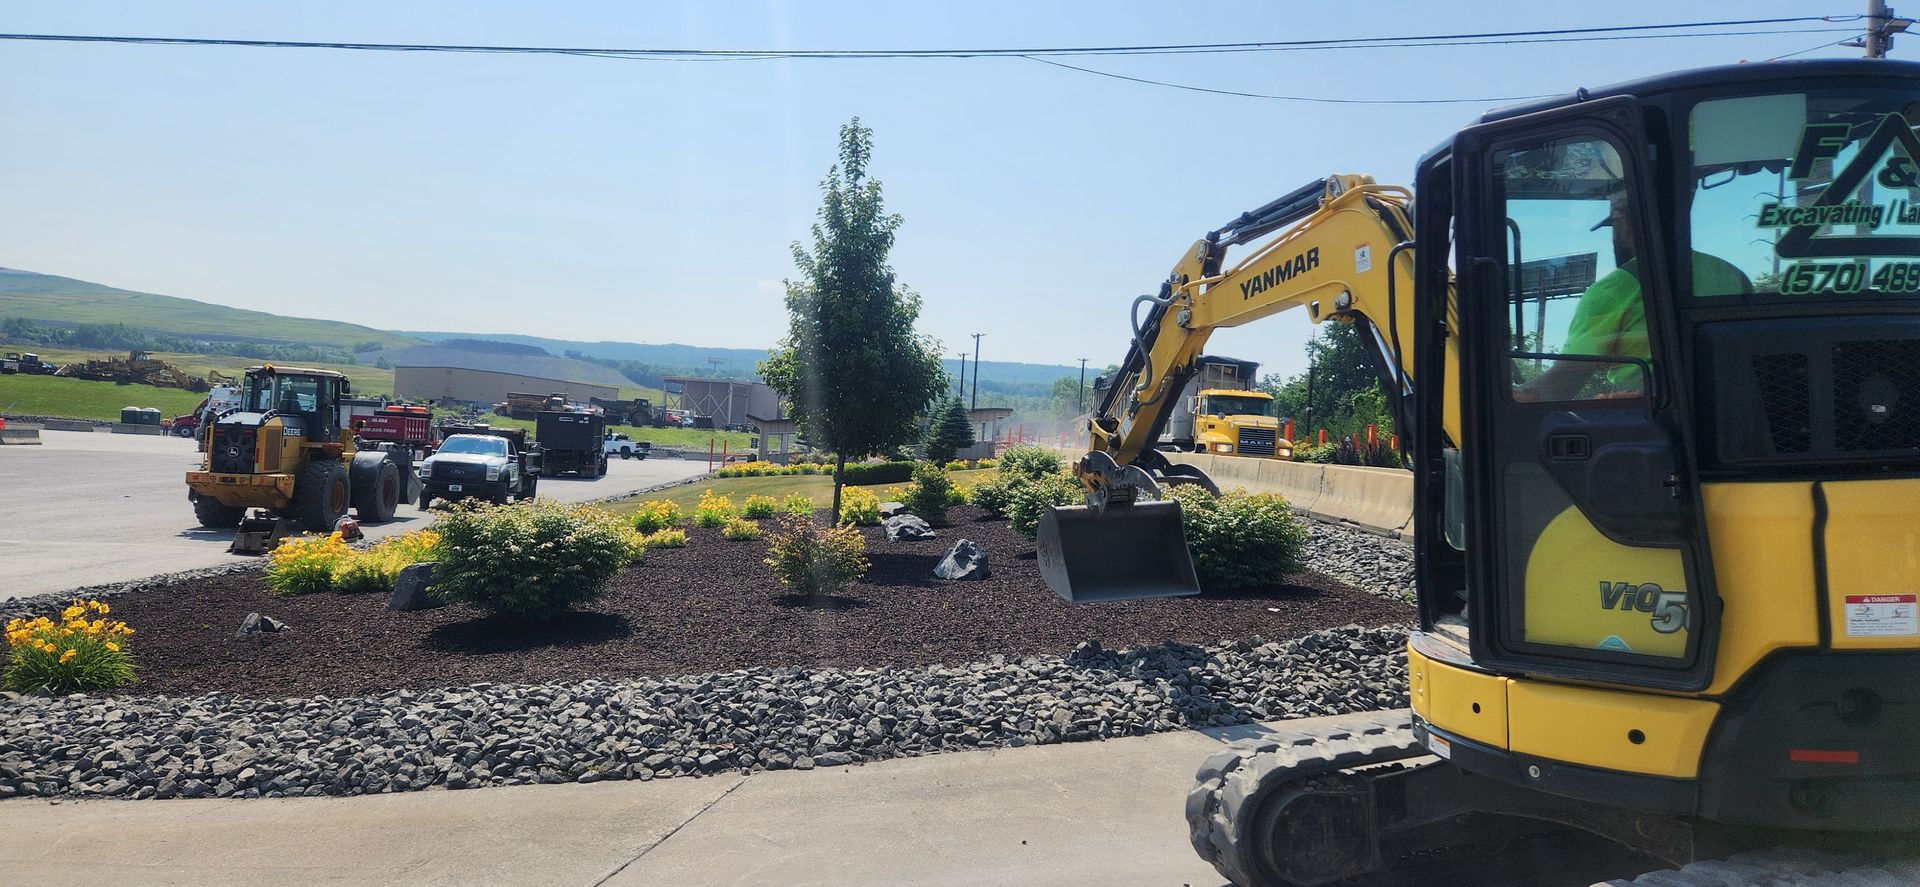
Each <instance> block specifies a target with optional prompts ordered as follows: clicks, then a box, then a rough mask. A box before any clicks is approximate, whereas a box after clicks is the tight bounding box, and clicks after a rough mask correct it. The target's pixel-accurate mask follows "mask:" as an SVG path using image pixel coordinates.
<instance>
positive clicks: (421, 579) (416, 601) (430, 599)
mask: <svg viewBox="0 0 1920 887" xmlns="http://www.w3.org/2000/svg"><path fill="white" fill-rule="evenodd" d="M446 605H447V602H446V601H443V600H441V599H439V598H437V597H434V596H433V564H431V563H424V564H408V565H406V566H404V567H401V568H400V578H399V579H398V580H396V581H395V582H394V583H393V599H392V600H390V601H388V602H387V609H389V610H398V611H401V612H406V611H410V610H432V609H434V608H436V607H444V606H446Z"/></svg>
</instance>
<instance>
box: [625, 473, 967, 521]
mask: <svg viewBox="0 0 1920 887" xmlns="http://www.w3.org/2000/svg"><path fill="white" fill-rule="evenodd" d="M993 475H994V469H992V468H981V469H974V470H971V471H949V472H947V476H948V477H950V478H952V479H953V485H954V486H956V487H960V488H962V489H971V488H972V487H974V486H975V485H977V484H979V483H981V482H983V481H985V480H987V479H989V478H991V477H993ZM905 486H906V484H875V485H874V486H872V487H870V488H869V489H872V490H873V492H874V493H875V494H876V495H878V496H879V497H880V499H881V500H882V501H885V500H887V499H890V498H893V497H894V496H896V495H898V494H899V493H900V491H901V489H902V488H903V487H905ZM708 490H712V491H713V494H714V495H716V496H730V497H732V498H733V506H734V507H735V508H739V507H740V506H741V504H742V503H745V502H746V501H747V497H748V496H772V497H773V498H775V499H785V498H787V497H788V496H791V495H793V494H795V493H801V494H804V495H806V496H808V497H810V498H812V499H813V504H814V505H817V506H819V507H821V508H826V507H827V506H829V505H832V504H833V478H831V477H828V476H826V475H822V474H799V475H792V476H788V477H719V478H712V479H709V480H703V481H700V482H698V483H691V484H687V485H685V486H680V487H674V488H673V489H670V490H662V491H661V492H660V494H659V495H657V496H648V497H645V498H644V499H626V500H622V501H620V502H614V503H612V504H610V505H608V506H607V507H608V508H610V509H612V510H614V511H616V512H620V513H622V514H625V513H627V512H630V511H633V510H634V509H636V508H639V507H640V503H641V502H645V501H649V500H653V499H671V500H673V501H675V502H678V503H680V508H681V509H682V510H683V511H685V512H686V513H688V514H692V513H693V506H694V505H696V504H698V503H699V501H700V496H701V495H702V494H703V493H705V492H707V491H708Z"/></svg>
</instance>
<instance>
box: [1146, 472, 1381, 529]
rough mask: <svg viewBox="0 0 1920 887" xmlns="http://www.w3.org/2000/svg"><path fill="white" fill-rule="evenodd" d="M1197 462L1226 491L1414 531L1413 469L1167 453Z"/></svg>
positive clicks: (1368, 525) (1332, 517)
mask: <svg viewBox="0 0 1920 887" xmlns="http://www.w3.org/2000/svg"><path fill="white" fill-rule="evenodd" d="M1167 459H1168V460H1169V461H1173V462H1179V463H1183V464H1187V465H1193V466H1195V467H1197V468H1199V469H1200V470H1202V471H1205V472H1206V473H1207V475H1208V476H1209V477H1212V478H1213V480H1214V482H1215V483H1218V484H1219V485H1220V488H1221V489H1222V490H1226V489H1232V488H1236V487H1237V488H1239V489H1242V490H1245V491H1247V492H1249V493H1275V494H1278V495H1279V496H1281V497H1282V498H1284V499H1286V500H1287V504H1288V505H1291V506H1293V508H1294V510H1296V511H1299V512H1302V513H1304V514H1307V515H1309V516H1311V517H1315V518H1318V519H1320V520H1324V521H1330V522H1333V523H1343V524H1351V525H1353V526H1356V527H1359V528H1361V529H1365V530H1370V531H1372V532H1375V533H1381V534H1384V535H1389V536H1400V537H1407V536H1411V535H1412V534H1413V472H1410V471H1403V470H1400V469H1397V468H1366V467H1362V466H1354V465H1320V464H1315V463H1309V462H1289V461H1286V460H1282V459H1249V458H1244V457H1239V456H1216V455H1211V454H1207V453H1168V454H1167Z"/></svg>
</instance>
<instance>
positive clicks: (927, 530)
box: [884, 513, 933, 542]
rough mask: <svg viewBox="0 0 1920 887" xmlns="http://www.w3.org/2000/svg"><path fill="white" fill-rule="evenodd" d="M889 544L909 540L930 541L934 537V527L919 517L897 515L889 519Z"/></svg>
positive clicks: (887, 521)
mask: <svg viewBox="0 0 1920 887" xmlns="http://www.w3.org/2000/svg"><path fill="white" fill-rule="evenodd" d="M884 525H885V526H886V528H887V541H888V542H904V541H907V540H909V539H929V538H932V536H933V525H932V524H929V523H927V522H926V521H923V520H921V519H920V518H919V517H918V516H917V515H912V514H904V513H903V514H896V515H894V516H892V517H890V518H887V519H886V521H885V523H884Z"/></svg>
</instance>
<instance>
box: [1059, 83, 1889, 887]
mask: <svg viewBox="0 0 1920 887" xmlns="http://www.w3.org/2000/svg"><path fill="white" fill-rule="evenodd" d="M1917 124H1920V65H1914V64H1908V63H1902V62H1894V61H1885V60H1847V61H1796V62H1771V63H1764V64H1749V65H1739V66H1733V67H1723V68H1712V69H1705V70H1697V71H1688V72H1682V73H1675V74H1670V75H1665V76H1660V77H1655V78H1651V79H1647V80H1642V81H1638V82H1633V83H1627V84H1623V85H1618V86H1612V87H1607V88H1601V89H1581V90H1578V91H1576V92H1574V93H1572V94H1570V95H1566V96H1562V97H1559V98H1554V99H1547V100H1540V101H1536V102H1533V103H1531V104H1526V105H1521V106H1517V107H1513V108H1507V109H1503V110H1498V111H1494V112H1491V113H1488V114H1486V115H1485V116H1483V117H1481V118H1480V119H1479V120H1478V121H1476V122H1475V123H1474V124H1473V125H1471V126H1469V127H1466V128H1464V129H1462V130H1460V131H1459V132H1457V133H1456V134H1454V135H1453V137H1452V138H1450V139H1448V140H1447V141H1446V142H1444V143H1442V144H1441V145H1439V146H1438V147H1436V148H1434V149H1433V150H1432V151H1430V152H1429V153H1428V154H1427V155H1426V156H1425V157H1424V158H1422V159H1421V160H1420V161H1419V163H1418V165H1417V167H1416V169H1415V172H1414V186H1413V188H1411V189H1408V188H1403V187H1396V186H1389V185H1383V184H1378V183H1375V182H1374V181H1373V180H1372V179H1370V178H1368V177H1365V176H1356V175H1343V176H1335V177H1332V178H1329V179H1325V180H1321V181H1315V182H1312V183H1309V184H1308V185H1307V186H1305V187H1303V188H1300V189H1299V190H1297V191H1295V192H1293V193H1290V194H1288V195H1286V196H1284V197H1282V198H1280V199H1278V200H1275V201H1273V202H1271V203H1268V204H1266V205H1264V206H1261V207H1259V208H1257V209H1254V210H1252V211H1250V212H1247V213H1243V214H1242V215H1240V216H1238V217H1236V218H1234V219H1233V220H1232V221H1230V222H1229V223H1228V224H1226V225H1224V226H1222V227H1220V228H1219V229H1217V230H1215V231H1212V232H1210V233H1208V234H1207V235H1206V236H1205V237H1203V238H1202V239H1200V240H1199V241H1198V242H1196V243H1195V244H1194V245H1193V246H1192V247H1191V248H1190V249H1189V250H1188V251H1187V253H1186V254H1184V255H1183V256H1182V257H1181V258H1180V260H1179V262H1178V264H1177V265H1176V266H1175V268H1174V270H1173V272H1172V274H1171V275H1170V276H1169V278H1168V279H1167V280H1166V281H1165V282H1164V283H1163V284H1162V285H1161V286H1160V288H1159V290H1158V292H1157V293H1154V294H1150V295H1143V296H1140V297H1138V298H1137V299H1135V300H1134V303H1133V319H1132V324H1131V326H1132V333H1133V335H1132V345H1131V347H1130V349H1129V351H1128V354H1127V357H1126V360H1125V362H1124V363H1123V364H1122V365H1121V369H1120V372H1119V374H1118V375H1117V377H1116V379H1115V381H1114V383H1113V384H1112V385H1111V386H1110V387H1109V388H1108V389H1107V390H1106V391H1105V393H1104V395H1103V396H1102V398H1101V400H1100V402H1099V403H1098V405H1097V409H1096V410H1095V411H1094V412H1093V413H1092V414H1091V419H1090V421H1089V424H1088V426H1087V428H1086V433H1087V436H1088V437H1087V440H1088V445H1087V452H1086V454H1085V455H1084V456H1083V457H1082V458H1080V459H1079V460H1078V462H1077V463H1076V464H1075V466H1074V471H1075V473H1076V475H1077V476H1078V477H1079V478H1080V479H1081V481H1082V483H1083V485H1084V486H1085V488H1086V493H1087V502H1088V504H1087V505H1086V506H1073V507H1067V508H1060V509H1055V510H1053V511H1052V512H1050V513H1048V514H1047V515H1046V516H1045V517H1044V518H1043V521H1042V525H1041V528H1040V543H1039V545H1040V552H1039V558H1040V563H1041V567H1042V570H1043V572H1044V573H1045V575H1046V577H1047V580H1048V582H1049V584H1050V585H1051V586H1052V587H1053V588H1054V589H1055V591H1057V592H1058V593H1059V594H1061V596H1063V597H1065V598H1066V599H1068V600H1070V601H1099V600H1109V599H1116V598H1134V597H1150V596H1164V595H1177V594H1194V593H1197V592H1199V591H1200V589H1199V588H1198V587H1197V584H1196V583H1195V580H1194V572H1193V566H1192V562H1191V559H1190V557H1189V555H1188V552H1187V550H1186V547H1185V544H1184V541H1183V536H1182V526H1183V525H1182V515H1181V512H1180V508H1179V505H1178V503H1177V502H1175V501H1172V500H1170V499H1168V498H1166V497H1164V496H1163V495H1162V494H1163V492H1164V490H1165V488H1166V487H1167V486H1169V485H1172V484H1180V483H1199V484H1204V485H1211V483H1212V482H1211V480H1209V479H1208V478H1207V477H1206V476H1205V474H1204V472H1202V471H1199V470H1198V469H1196V468H1194V467H1193V466H1192V465H1184V464H1178V463H1176V462H1173V461H1170V460H1169V459H1168V458H1167V456H1166V455H1165V454H1163V453H1161V452H1159V451H1157V450H1156V449H1155V448H1154V447H1153V441H1154V440H1155V439H1156V438H1157V437H1158V436H1159V433H1160V427H1161V425H1162V424H1163V423H1164V422H1165V421H1166V419H1167V417H1168V416H1169V415H1170V413H1171V412H1172V408H1173V402H1174V399H1175V398H1176V397H1177V395H1178V392H1179V391H1180V390H1181V387H1182V385H1183V384H1184V383H1185V380H1186V378H1187V376H1188V375H1189V374H1190V373H1192V372H1193V370H1194V365H1195V359H1196V357H1198V355H1199V354H1200V353H1201V348H1202V347H1203V346H1204V345H1205V343H1206V341H1207V338H1208V336H1209V335H1210V334H1211V333H1212V332H1213V331H1214V330H1216V329H1220V328H1224V327H1231V326H1237V325H1240V324H1245V323H1249V322H1253V321H1255V320H1259V319H1261V318H1263V317H1267V316H1270V315H1272V314H1275V313H1278V312H1281V311H1286V310H1291V309H1294V308H1302V309H1305V310H1306V312H1307V314H1308V316H1309V318H1310V319H1311V320H1312V321H1314V322H1316V323H1321V322H1327V321H1333V322H1339V323H1351V324H1354V325H1355V326H1356V327H1357V328H1358V329H1360V330H1361V331H1362V334H1363V336H1364V337H1365V338H1366V339H1367V340H1368V341H1370V342H1372V343H1373V345H1374V346H1375V347H1374V352H1375V354H1374V357H1375V358H1376V360H1375V363H1376V366H1375V370H1376V371H1377V373H1378V375H1379V378H1380V380H1381V382H1382V384H1383V388H1384V390H1385V391H1386V392H1387V394H1388V397H1389V400H1390V405H1391V407H1392V409H1393V411H1394V414H1395V421H1396V425H1397V428H1398V429H1399V431H1400V435H1401V439H1402V441H1404V442H1405V444H1406V446H1407V447H1408V450H1409V451H1408V456H1409V459H1410V463H1411V465H1412V470H1413V475H1414V481H1415V483H1414V489H1415V493H1414V506H1415V511H1414V514H1415V531H1414V540H1413V541H1414V550H1415V560H1416V574H1417V589H1418V590H1417V604H1418V610H1419V613H1418V626H1417V628H1416V629H1415V630H1413V631H1412V632H1411V634H1410V637H1409V640H1408V644H1407V650H1406V657H1407V666H1408V675H1409V683H1410V704H1411V707H1410V708H1409V709H1406V710H1401V711H1394V712H1375V713H1368V714H1364V715H1356V716H1351V717H1347V718H1344V719H1340V720H1337V721H1334V722H1332V723H1330V724H1323V725H1321V726H1316V727H1313V728H1311V729H1307V728H1301V729H1297V730H1291V731H1290V730H1288V729H1287V728H1285V727H1284V726H1283V727H1282V728H1281V730H1280V731H1279V732H1277V733H1274V734H1272V735H1269V736H1267V737H1265V738H1263V739H1260V740H1258V741H1256V742H1252V743H1247V744H1241V745H1237V746H1234V747H1230V748H1227V749H1225V750H1223V751H1222V752H1220V753H1219V754H1217V755H1215V756H1214V757H1213V758H1211V759H1210V760H1208V761H1207V762H1205V764H1204V765H1203V766H1202V767H1201V768H1200V770H1199V772H1198V775H1197V776H1198V778H1197V782H1196V785H1195V786H1194V788H1193V790H1192V793H1191V794H1190V796H1189V797H1188V799H1187V805H1186V816H1187V820H1188V823H1189V826H1190V829H1191V834H1192V838H1193V845H1194V847H1195V849H1196V850H1197V851H1198V852H1199V853H1200V855H1201V856H1203V857H1205V858H1206V859H1207V860H1209V861H1210V862H1212V863H1213V864H1214V866H1215V867H1216V868H1218V869H1219V871H1220V872H1221V873H1222V874H1223V875H1225V876H1226V877H1227V878H1228V879H1230V880H1232V881H1233V882H1234V883H1236V884H1240V885H1247V887H1251V885H1277V884H1285V885H1320V884H1329V883H1335V882H1338V881H1341V880H1343V879H1350V878H1354V877H1357V876H1362V875H1366V874H1368V873H1372V872H1377V871H1379V870H1381V869H1383V868H1385V867H1388V866H1391V865H1393V864H1394V862H1395V860H1398V859H1403V858H1405V857H1407V856H1409V854H1416V853H1419V852H1421V851H1426V850H1431V849H1434V848H1440V847H1448V846H1455V845H1462V844H1467V845H1485V846H1494V845H1496V844H1497V842H1499V841H1501V840H1503V839H1507V838H1512V837H1514V836H1517V835H1526V834H1530V833H1533V832H1537V831H1538V830H1540V829H1542V828H1552V829H1576V830H1580V831H1584V832H1587V833H1590V834H1593V835H1599V836H1601V837H1604V838H1607V839H1611V840H1612V841H1615V842H1617V843H1619V844H1621V845H1624V846H1626V847H1629V848H1632V849H1633V850H1636V851H1639V852H1641V853H1644V854H1647V855H1650V856H1652V857H1655V858H1658V859H1661V860H1666V861H1668V862H1671V863H1674V864H1684V863H1686V862H1688V861H1690V860H1694V859H1697V858H1710V857H1714V856H1718V855H1721V854H1723V853H1726V852H1730V851H1732V850H1738V849H1741V848H1748V847H1765V846H1773V845H1775V844H1778V843H1782V842H1795V841H1800V840H1814V839H1818V840H1822V841H1828V842H1833V841H1864V842H1868V843H1872V842H1876V841H1885V840H1887V839H1889V838H1899V839H1901V840H1907V839H1910V838H1911V837H1912V834H1913V832H1914V830H1916V829H1920V741H1916V739H1917V738H1920V136H1917V135H1916V132H1915V126H1916V125H1917ZM1416 194H1417V195H1418V200H1417V201H1416V200H1415V199H1414V196H1415V195H1416ZM1230 249H1232V250H1238V252H1237V253H1236V256H1235V257H1234V258H1233V259H1232V260H1229V258H1228V256H1227V252H1228V251H1229V250H1230Z"/></svg>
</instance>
